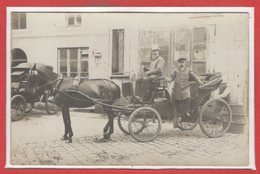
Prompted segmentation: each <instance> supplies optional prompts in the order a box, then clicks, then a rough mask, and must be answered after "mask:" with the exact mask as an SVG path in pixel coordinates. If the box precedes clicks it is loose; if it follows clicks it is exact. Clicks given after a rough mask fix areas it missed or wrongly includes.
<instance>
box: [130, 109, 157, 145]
mask: <svg viewBox="0 0 260 174" xmlns="http://www.w3.org/2000/svg"><path fill="white" fill-rule="evenodd" d="M161 127H162V121H161V117H160V115H159V113H158V112H157V111H156V110H155V109H153V108H151V107H140V108H138V109H136V110H135V111H134V112H133V113H132V114H131V116H130V118H129V123H128V128H129V131H130V133H131V135H132V136H133V138H134V139H136V140H137V141H140V142H148V141H151V140H153V139H155V138H156V137H157V136H158V135H159V133H160V131H161Z"/></svg>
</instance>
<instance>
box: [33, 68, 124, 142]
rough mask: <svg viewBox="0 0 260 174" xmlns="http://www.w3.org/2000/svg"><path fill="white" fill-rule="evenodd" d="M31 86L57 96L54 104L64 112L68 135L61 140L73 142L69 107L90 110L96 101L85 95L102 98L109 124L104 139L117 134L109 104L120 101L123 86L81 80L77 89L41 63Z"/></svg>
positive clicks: (72, 81)
mask: <svg viewBox="0 0 260 174" xmlns="http://www.w3.org/2000/svg"><path fill="white" fill-rule="evenodd" d="M30 72H31V73H29V78H28V87H29V88H35V89H36V90H33V91H39V90H42V88H45V89H49V90H50V91H51V94H52V95H53V96H54V103H55V104H56V105H57V106H58V107H59V108H60V109H61V112H62V117H63V122H64V127H65V132H64V135H63V136H62V138H61V140H65V141H67V142H68V143H71V142H72V136H73V131H72V126H71V119H70V111H69V108H71V107H76V108H86V107H91V106H93V105H94V104H95V102H93V101H91V100H88V99H86V96H88V97H91V98H94V99H99V101H101V102H102V103H104V104H106V105H104V106H103V108H104V111H105V112H106V114H107V116H108V122H107V123H106V125H105V127H104V129H103V140H107V139H110V136H111V134H112V133H113V131H114V123H113V122H114V117H116V114H115V113H114V112H112V111H111V110H110V108H109V105H112V104H113V103H114V102H115V100H116V99H119V98H120V87H119V86H118V85H117V84H116V83H114V82H113V81H110V80H107V79H91V80H90V79H80V81H79V84H78V86H76V87H75V85H73V84H74V83H75V78H74V79H73V78H59V74H57V73H54V72H53V71H50V70H49V69H46V68H45V66H44V65H42V64H34V65H33V66H32V68H31V70H30Z"/></svg>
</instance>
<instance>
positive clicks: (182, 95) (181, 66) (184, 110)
mask: <svg viewBox="0 0 260 174" xmlns="http://www.w3.org/2000/svg"><path fill="white" fill-rule="evenodd" d="M177 62H178V68H176V69H175V70H174V71H173V73H172V74H171V79H170V81H175V82H174V88H173V99H174V103H175V108H176V111H177V114H178V115H179V116H180V115H186V116H188V117H189V116H190V108H191V96H190V84H189V79H190V78H192V79H194V80H195V81H197V82H198V83H199V84H200V85H202V84H203V82H202V81H201V80H200V79H199V78H198V76H197V75H196V74H195V73H194V72H193V71H192V70H191V69H189V68H187V67H186V58H179V59H178V60H177Z"/></svg>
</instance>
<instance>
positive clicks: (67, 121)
mask: <svg viewBox="0 0 260 174" xmlns="http://www.w3.org/2000/svg"><path fill="white" fill-rule="evenodd" d="M62 110H63V114H62V115H63V118H64V122H65V125H66V126H67V127H66V132H65V134H66V136H67V135H68V134H69V136H67V142H68V143H71V142H72V136H73V132H72V128H71V121H70V110H69V107H64V108H63V109H62Z"/></svg>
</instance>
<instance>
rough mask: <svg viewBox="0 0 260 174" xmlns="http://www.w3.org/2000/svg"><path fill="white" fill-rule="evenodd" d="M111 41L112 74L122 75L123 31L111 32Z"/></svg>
mask: <svg viewBox="0 0 260 174" xmlns="http://www.w3.org/2000/svg"><path fill="white" fill-rule="evenodd" d="M112 34H113V36H112V38H113V40H112V74H113V75H122V74H123V69H124V30H123V29H116V30H113V33H112Z"/></svg>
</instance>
